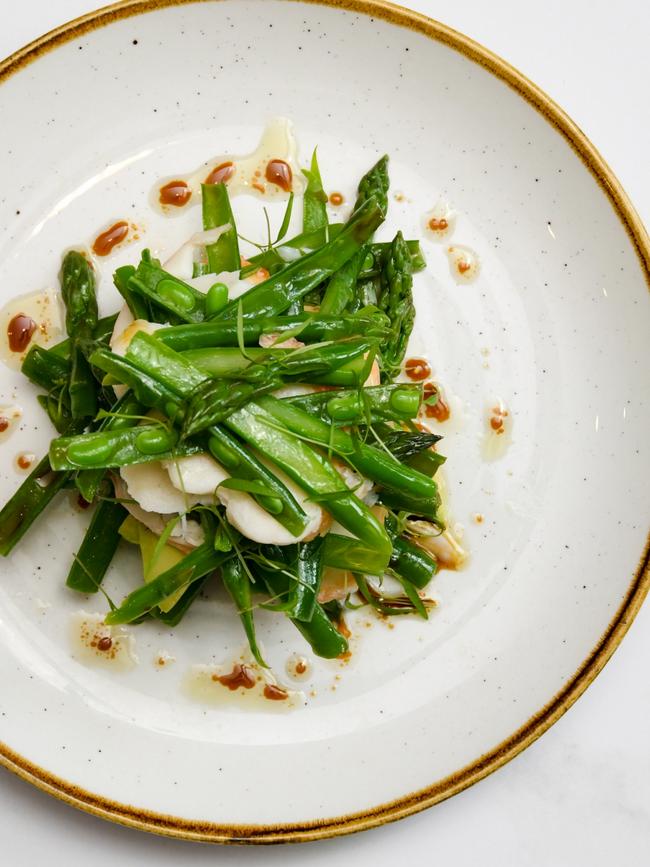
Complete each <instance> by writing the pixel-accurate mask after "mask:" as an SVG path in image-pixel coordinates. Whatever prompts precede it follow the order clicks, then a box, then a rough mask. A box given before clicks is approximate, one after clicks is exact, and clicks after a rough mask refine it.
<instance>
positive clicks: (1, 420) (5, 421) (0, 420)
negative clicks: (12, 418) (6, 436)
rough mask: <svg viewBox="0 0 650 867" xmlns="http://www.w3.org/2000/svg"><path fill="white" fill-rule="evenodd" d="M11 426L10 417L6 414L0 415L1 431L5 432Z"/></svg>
mask: <svg viewBox="0 0 650 867" xmlns="http://www.w3.org/2000/svg"><path fill="white" fill-rule="evenodd" d="M8 427H9V419H8V418H5V417H4V416H0V433H4V432H5V431H6V430H7V428H8Z"/></svg>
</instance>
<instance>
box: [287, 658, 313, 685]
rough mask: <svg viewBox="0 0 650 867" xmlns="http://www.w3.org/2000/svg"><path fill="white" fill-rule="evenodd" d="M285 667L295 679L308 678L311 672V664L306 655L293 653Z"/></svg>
mask: <svg viewBox="0 0 650 867" xmlns="http://www.w3.org/2000/svg"><path fill="white" fill-rule="evenodd" d="M285 669H286V672H287V674H288V675H289V677H291V678H293V679H294V680H307V678H308V677H309V676H310V674H311V665H310V662H309V660H308V659H307V657H306V656H301V655H300V654H298V653H292V654H291V656H290V657H289V659H287V662H286V665H285Z"/></svg>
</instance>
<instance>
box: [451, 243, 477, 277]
mask: <svg viewBox="0 0 650 867" xmlns="http://www.w3.org/2000/svg"><path fill="white" fill-rule="evenodd" d="M447 256H448V257H449V267H450V269H451V273H452V275H453V277H454V279H455V280H457V281H458V282H462V283H470V282H471V281H472V280H474V279H475V278H476V276H477V275H478V272H479V260H478V256H477V255H476V253H475V252H474V251H473V250H472V249H470V248H469V247H465V246H463V245H461V244H455V245H454V246H451V247H447Z"/></svg>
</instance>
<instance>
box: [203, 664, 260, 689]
mask: <svg viewBox="0 0 650 867" xmlns="http://www.w3.org/2000/svg"><path fill="white" fill-rule="evenodd" d="M212 679H213V680H216V681H218V682H219V683H220V684H221V685H222V686H227V687H228V689H230V690H233V691H234V690H236V689H239V687H240V686H243V687H244V689H252V688H253V687H254V686H255V683H256V680H255V675H254V674H253V670H252V669H251V668H249V666H247V665H240V664H239V663H238V662H236V663H235V664H234V665H233V668H232V671H231V672H230V674H222V675H218V674H213V675H212Z"/></svg>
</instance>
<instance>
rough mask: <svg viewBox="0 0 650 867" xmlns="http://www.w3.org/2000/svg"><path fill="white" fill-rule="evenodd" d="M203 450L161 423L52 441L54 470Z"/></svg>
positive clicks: (116, 464)
mask: <svg viewBox="0 0 650 867" xmlns="http://www.w3.org/2000/svg"><path fill="white" fill-rule="evenodd" d="M200 451H202V448H201V446H200V445H199V444H197V443H191V442H183V443H179V442H178V434H177V433H176V432H175V431H174V430H173V429H169V428H166V427H164V426H162V425H160V424H147V425H138V426H137V427H131V428H124V429H122V430H119V429H118V430H103V431H95V432H94V433H85V434H81V435H80V436H74V437H59V438H58V439H54V440H52V442H51V444H50V463H51V465H52V468H53V469H54V470H59V471H60V470H74V469H84V470H89V469H104V468H109V467H125V466H129V465H130V464H142V463H146V462H147V461H164V460H172V459H173V458H175V457H176V458H178V457H186V456H187V455H194V454H197V453H199V452H200Z"/></svg>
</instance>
